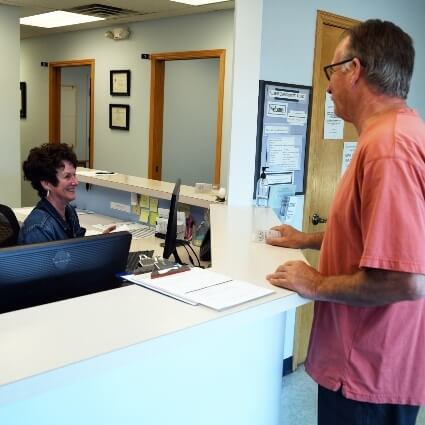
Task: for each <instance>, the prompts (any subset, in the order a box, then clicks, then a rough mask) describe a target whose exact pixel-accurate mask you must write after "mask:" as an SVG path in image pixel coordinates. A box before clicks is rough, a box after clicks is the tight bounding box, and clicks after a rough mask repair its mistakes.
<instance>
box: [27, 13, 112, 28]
mask: <svg viewBox="0 0 425 425" xmlns="http://www.w3.org/2000/svg"><path fill="white" fill-rule="evenodd" d="M103 19H105V18H98V17H96V16H89V15H81V14H79V13H71V12H64V11H63V10H56V11H55V12H48V13H41V14H40V15H33V16H26V17H25V18H21V19H20V20H19V22H20V23H21V24H22V25H30V26H33V27H42V28H56V27H65V26H67V25H76V24H83V23H86V22H94V21H101V20H103Z"/></svg>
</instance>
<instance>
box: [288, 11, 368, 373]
mask: <svg viewBox="0 0 425 425" xmlns="http://www.w3.org/2000/svg"><path fill="white" fill-rule="evenodd" d="M358 23H360V21H357V20H355V19H352V18H348V17H345V16H339V15H335V14H333V13H329V12H325V11H322V10H318V11H317V16H316V36H315V44H314V62H313V76H312V80H313V87H314V90H313V96H312V99H311V120H310V129H309V132H310V134H309V150H308V154H309V158H308V161H307V163H308V169H307V181H306V194H305V197H304V214H303V230H304V231H305V232H308V231H309V224H310V220H311V216H310V210H311V200H310V197H309V196H307V191H314V190H315V187H317V185H318V184H323V182H322V181H320V182H318V181H316V177H315V174H314V171H315V169H314V167H313V161H310V155H314V153H315V148H314V144H315V140H317V137H318V135H317V128H318V127H320V124H321V122H323V116H324V114H323V108H324V106H323V93H322V92H320V90H319V89H318V88H319V82H320V81H319V80H320V77H321V75H322V73H323V68H322V66H321V65H322V64H321V54H322V51H321V46H322V45H323V37H324V35H323V33H324V27H325V26H326V25H330V26H333V27H337V28H341V29H343V30H345V29H347V28H349V27H351V26H353V25H355V24H358ZM319 213H321V211H319ZM304 253H305V255H306V256H308V255H309V252H308V250H307V251H305V252H304ZM313 310H314V303H313V302H312V303H309V304H305V305H303V306H301V307H297V309H296V314H295V330H294V348H293V357H292V369H293V370H295V369H296V368H297V367H298V365H299V364H301V363H303V362H304V361H305V359H306V356H307V351H308V344H309V339H310V331H311V326H312V322H313V314H314V312H313Z"/></svg>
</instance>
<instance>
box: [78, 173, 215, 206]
mask: <svg viewBox="0 0 425 425" xmlns="http://www.w3.org/2000/svg"><path fill="white" fill-rule="evenodd" d="M96 172H99V170H93V169H90V168H83V167H78V168H77V177H78V180H79V181H80V182H83V183H89V184H94V185H97V186H102V187H108V188H110V189H117V190H122V191H125V192H131V193H138V194H141V195H147V196H152V197H154V198H159V199H170V198H171V194H172V193H173V189H174V183H170V182H164V181H160V180H151V179H146V178H143V177H136V176H128V175H126V174H120V173H113V174H96ZM100 172H102V171H100ZM179 202H182V203H184V204H188V205H194V206H198V207H202V208H208V207H209V206H210V204H214V203H218V202H217V200H216V195H215V194H212V193H198V192H196V191H195V187H193V186H185V185H181V186H180V195H179Z"/></svg>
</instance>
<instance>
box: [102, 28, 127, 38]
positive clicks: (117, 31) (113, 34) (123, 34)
mask: <svg viewBox="0 0 425 425" xmlns="http://www.w3.org/2000/svg"><path fill="white" fill-rule="evenodd" d="M105 37H107V38H111V39H112V40H127V38H128V37H130V29H129V28H114V29H112V30H111V31H106V32H105Z"/></svg>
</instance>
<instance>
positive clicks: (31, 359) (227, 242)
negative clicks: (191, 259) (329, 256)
mask: <svg viewBox="0 0 425 425" xmlns="http://www.w3.org/2000/svg"><path fill="white" fill-rule="evenodd" d="M259 221H260V222H261V223H262V225H263V226H269V227H270V226H272V225H274V224H277V223H278V219H277V218H276V217H275V216H274V214H273V212H272V211H271V210H268V209H262V210H260V211H258V210H255V209H252V208H230V207H228V206H225V205H212V206H211V237H212V240H211V243H212V265H213V268H214V269H215V270H216V271H219V272H222V273H225V274H227V275H229V276H230V277H232V278H238V279H244V280H247V281H249V282H252V283H255V284H257V285H260V286H267V287H270V285H269V284H268V283H267V281H266V280H265V275H266V274H267V273H268V272H270V271H272V270H274V269H275V268H276V267H277V265H278V264H280V263H281V262H283V261H285V260H294V259H301V260H302V259H304V257H303V256H302V254H301V252H300V251H298V250H291V249H284V248H277V247H272V246H268V245H265V244H260V243H255V242H252V241H251V231H252V229H253V226H255V225H256V224H254V222H255V223H257V224H258V222H259ZM138 243H139V244H142V245H143V240H141V241H138ZM273 289H274V290H275V292H274V293H273V294H271V295H269V296H267V297H264V298H260V299H257V300H255V301H252V302H249V303H245V304H242V305H239V306H237V307H233V308H231V309H228V310H224V311H221V312H217V311H214V310H211V309H208V308H205V307H202V306H191V305H188V304H185V303H182V302H180V301H177V300H174V299H171V298H167V297H166V296H164V295H161V294H158V293H156V292H152V291H149V290H147V289H145V288H141V287H138V286H133V285H130V286H127V287H122V288H119V289H114V290H110V291H105V292H102V293H97V294H92V295H88V296H84V297H79V298H74V299H70V300H66V301H61V302H57V303H53V304H48V305H43V306H39V307H34V308H30V309H26V310H20V311H16V312H12V313H6V314H2V315H0V340H1V344H0V423H2V424H31V425H34V424H43V425H49V424H52V425H53V424H55V425H56V424H61V425H67V424H73V425H75V424H118V423H119V424H161V425H164V424H185V425H186V424H214V425H216V424H238V425H245V424H252V425H254V424H255V425H258V424H267V425H273V424H278V423H279V413H280V412H279V409H280V397H281V378H282V359H283V341H284V324H285V311H287V310H288V309H292V308H295V307H297V306H299V305H301V304H303V303H305V302H306V300H304V299H302V298H300V297H299V296H298V295H296V294H294V293H292V292H290V291H287V290H283V289H280V288H274V287H273Z"/></svg>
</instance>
